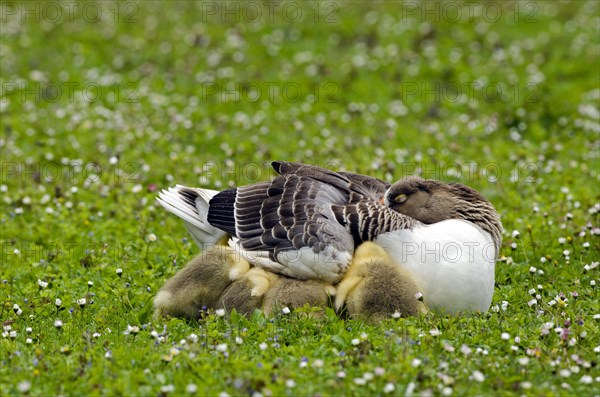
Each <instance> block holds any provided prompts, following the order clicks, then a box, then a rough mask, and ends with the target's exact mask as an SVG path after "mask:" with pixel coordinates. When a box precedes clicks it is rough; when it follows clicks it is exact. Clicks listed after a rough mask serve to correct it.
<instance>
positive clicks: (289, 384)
mask: <svg viewBox="0 0 600 397" xmlns="http://www.w3.org/2000/svg"><path fill="white" fill-rule="evenodd" d="M285 387H287V388H288V389H293V388H294V387H296V381H294V380H293V379H288V380H286V381H285Z"/></svg>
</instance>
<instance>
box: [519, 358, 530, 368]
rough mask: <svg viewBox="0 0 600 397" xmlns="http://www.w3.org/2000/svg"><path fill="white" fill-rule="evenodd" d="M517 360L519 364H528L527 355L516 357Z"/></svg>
mask: <svg viewBox="0 0 600 397" xmlns="http://www.w3.org/2000/svg"><path fill="white" fill-rule="evenodd" d="M517 361H518V362H519V364H520V365H522V366H525V365H527V364H529V357H519V358H518V359H517Z"/></svg>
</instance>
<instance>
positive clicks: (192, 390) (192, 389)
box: [185, 383, 198, 394]
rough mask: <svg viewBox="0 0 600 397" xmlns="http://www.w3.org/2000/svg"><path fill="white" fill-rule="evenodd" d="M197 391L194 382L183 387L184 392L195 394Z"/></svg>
mask: <svg viewBox="0 0 600 397" xmlns="http://www.w3.org/2000/svg"><path fill="white" fill-rule="evenodd" d="M197 391H198V386H196V385H195V384H194V383H189V384H188V385H187V386H186V387H185V392H186V393H188V394H196V392H197Z"/></svg>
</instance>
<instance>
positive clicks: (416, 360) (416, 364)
mask: <svg viewBox="0 0 600 397" xmlns="http://www.w3.org/2000/svg"><path fill="white" fill-rule="evenodd" d="M421 362H422V361H421V360H419V359H418V358H413V360H412V361H411V362H410V365H412V366H413V367H415V368H416V367H418V366H419V365H421Z"/></svg>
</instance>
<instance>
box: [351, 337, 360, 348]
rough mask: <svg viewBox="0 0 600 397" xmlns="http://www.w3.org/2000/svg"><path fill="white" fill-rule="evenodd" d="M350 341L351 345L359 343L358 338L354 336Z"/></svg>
mask: <svg viewBox="0 0 600 397" xmlns="http://www.w3.org/2000/svg"><path fill="white" fill-rule="evenodd" d="M350 343H352V345H353V346H358V345H360V339H358V338H354V339H352V340H351V341H350Z"/></svg>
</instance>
